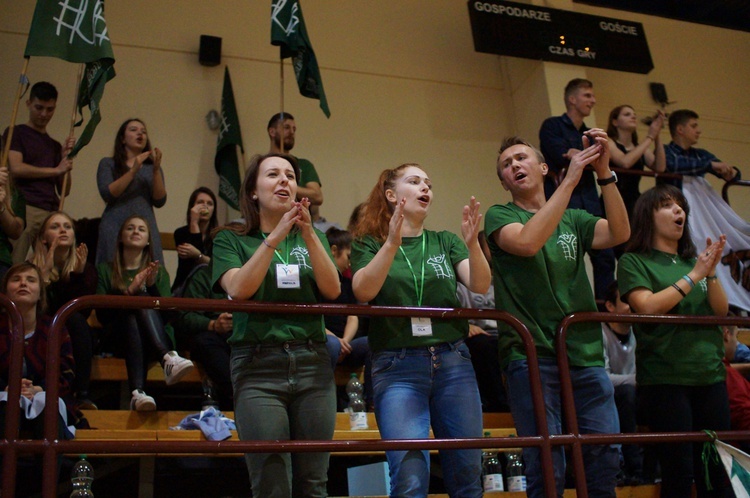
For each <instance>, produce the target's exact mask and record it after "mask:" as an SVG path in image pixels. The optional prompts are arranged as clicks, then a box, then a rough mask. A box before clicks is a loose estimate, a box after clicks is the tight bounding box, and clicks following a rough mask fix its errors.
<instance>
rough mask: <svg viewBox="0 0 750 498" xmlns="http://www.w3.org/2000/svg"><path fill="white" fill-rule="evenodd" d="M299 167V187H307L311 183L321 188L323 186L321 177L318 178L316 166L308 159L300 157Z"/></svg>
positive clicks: (298, 160)
mask: <svg viewBox="0 0 750 498" xmlns="http://www.w3.org/2000/svg"><path fill="white" fill-rule="evenodd" d="M297 165H298V166H299V181H298V182H297V185H299V186H300V187H305V186H306V185H307V184H308V183H310V182H316V183H317V184H318V185H321V186H322V185H323V184H322V183H320V177H319V176H318V172H317V171H315V166H313V163H311V162H310V161H308V160H307V159H302V158H301V157H298V158H297Z"/></svg>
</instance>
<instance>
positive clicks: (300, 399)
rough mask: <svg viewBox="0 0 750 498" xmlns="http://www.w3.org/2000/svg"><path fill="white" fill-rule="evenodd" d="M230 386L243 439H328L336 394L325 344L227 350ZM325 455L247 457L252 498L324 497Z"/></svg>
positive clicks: (285, 454)
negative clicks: (228, 351) (232, 388)
mask: <svg viewBox="0 0 750 498" xmlns="http://www.w3.org/2000/svg"><path fill="white" fill-rule="evenodd" d="M231 366H232V384H233V385H234V412H235V417H236V421H237V430H238V432H239V436H240V439H241V440H243V441H253V440H264V441H268V440H276V439H279V440H297V439H299V440H304V439H308V440H310V439H312V440H324V439H332V438H333V430H334V427H335V424H336V392H335V386H334V382H333V372H332V371H331V365H330V360H329V358H328V352H327V351H326V346H325V343H313V342H308V341H293V342H285V343H283V344H275V345H260V346H252V345H248V346H233V348H232V357H231ZM328 456H329V454H328V453H293V454H289V453H248V454H246V455H245V461H246V463H247V468H248V471H249V473H250V481H251V485H252V491H253V496H262V497H264V498H265V497H289V496H295V497H296V496H299V497H316V496H327V491H326V483H327V481H328Z"/></svg>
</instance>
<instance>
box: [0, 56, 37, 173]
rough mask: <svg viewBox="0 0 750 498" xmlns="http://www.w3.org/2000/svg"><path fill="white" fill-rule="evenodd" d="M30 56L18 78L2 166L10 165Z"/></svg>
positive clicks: (26, 58) (26, 59) (0, 165)
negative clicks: (11, 149) (11, 143)
mask: <svg viewBox="0 0 750 498" xmlns="http://www.w3.org/2000/svg"><path fill="white" fill-rule="evenodd" d="M29 59H30V57H24V61H23V69H22V70H21V75H20V77H19V79H18V89H17V90H16V99H15V102H13V112H12V113H11V115H10V126H8V138H7V139H6V140H5V146H4V147H3V156H2V161H1V162H0V167H5V166H7V165H8V155H9V154H10V142H11V140H13V129H14V128H15V127H16V118H17V117H18V103H19V102H20V101H21V90H22V89H23V86H24V84H26V81H27V80H26V70H27V69H28V68H29Z"/></svg>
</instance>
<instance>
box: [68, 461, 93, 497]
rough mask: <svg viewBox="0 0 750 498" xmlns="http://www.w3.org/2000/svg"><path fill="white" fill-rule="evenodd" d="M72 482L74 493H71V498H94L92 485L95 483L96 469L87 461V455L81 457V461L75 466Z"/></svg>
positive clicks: (71, 474) (72, 472) (71, 477)
mask: <svg viewBox="0 0 750 498" xmlns="http://www.w3.org/2000/svg"><path fill="white" fill-rule="evenodd" d="M70 482H71V483H72V484H73V492H72V493H70V498H94V492H93V491H91V483H92V482H94V468H93V467H92V466H91V463H90V462H89V461H88V460H86V455H81V459H80V460H78V461H77V462H76V464H75V465H73V470H72V471H71V473H70Z"/></svg>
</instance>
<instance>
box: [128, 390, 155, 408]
mask: <svg viewBox="0 0 750 498" xmlns="http://www.w3.org/2000/svg"><path fill="white" fill-rule="evenodd" d="M130 409H131V410H135V411H137V412H152V411H154V410H156V401H154V398H152V397H151V396H149V395H148V394H146V393H144V392H143V391H142V390H140V389H136V390H134V391H133V397H132V398H130Z"/></svg>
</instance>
